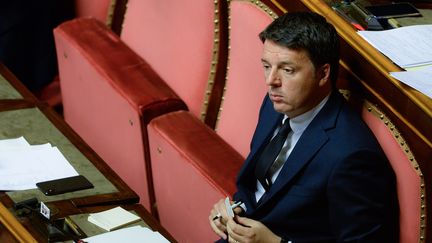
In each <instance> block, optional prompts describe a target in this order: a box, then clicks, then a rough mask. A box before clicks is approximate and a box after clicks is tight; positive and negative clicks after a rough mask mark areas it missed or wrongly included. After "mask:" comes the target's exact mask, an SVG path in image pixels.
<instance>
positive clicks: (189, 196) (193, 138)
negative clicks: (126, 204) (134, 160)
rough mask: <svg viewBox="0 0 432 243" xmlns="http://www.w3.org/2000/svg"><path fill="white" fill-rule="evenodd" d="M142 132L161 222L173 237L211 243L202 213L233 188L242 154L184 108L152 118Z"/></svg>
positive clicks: (208, 227)
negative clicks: (146, 135) (146, 141)
mask: <svg viewBox="0 0 432 243" xmlns="http://www.w3.org/2000/svg"><path fill="white" fill-rule="evenodd" d="M148 133H149V139H150V151H151V159H152V171H153V175H154V176H153V183H154V188H155V194H156V202H157V208H158V212H159V219H160V222H161V224H162V225H163V226H164V227H165V228H166V229H167V230H168V231H169V232H170V233H171V234H172V235H173V236H174V238H175V239H176V240H177V241H178V242H214V241H215V240H216V239H217V238H218V237H217V236H216V235H215V234H214V232H213V231H212V230H211V228H210V226H209V224H208V214H209V212H210V209H211V207H212V206H213V204H214V203H216V202H217V201H218V200H219V199H221V198H224V197H226V196H228V195H230V196H231V195H232V194H233V193H234V192H235V191H236V186H235V177H236V175H237V173H238V171H239V170H240V166H241V164H242V163H243V158H242V157H241V155H240V154H239V153H237V152H236V151H235V150H233V148H231V147H230V146H229V145H228V144H226V143H225V142H224V141H223V140H222V139H221V138H220V137H219V136H218V135H217V134H216V133H215V132H214V130H211V129H210V128H209V127H207V126H206V125H204V124H203V123H202V122H201V121H200V120H199V119H198V118H197V117H195V116H194V115H192V114H191V113H190V112H188V111H176V112H171V113H169V114H166V115H162V116H159V117H157V118H155V119H153V120H152V121H151V122H150V124H149V125H148Z"/></svg>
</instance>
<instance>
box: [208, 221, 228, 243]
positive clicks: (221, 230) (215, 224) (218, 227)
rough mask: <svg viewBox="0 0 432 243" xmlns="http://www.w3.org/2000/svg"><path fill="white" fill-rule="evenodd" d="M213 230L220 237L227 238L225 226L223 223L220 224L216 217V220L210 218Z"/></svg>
mask: <svg viewBox="0 0 432 243" xmlns="http://www.w3.org/2000/svg"><path fill="white" fill-rule="evenodd" d="M210 225H211V227H212V229H213V231H214V232H215V233H216V234H217V235H219V236H220V237H221V238H223V239H225V240H226V239H227V234H226V233H225V232H226V230H227V229H226V226H225V225H224V224H222V223H221V222H220V221H219V220H218V219H217V220H212V222H211V223H210Z"/></svg>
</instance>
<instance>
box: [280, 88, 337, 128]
mask: <svg viewBox="0 0 432 243" xmlns="http://www.w3.org/2000/svg"><path fill="white" fill-rule="evenodd" d="M329 97H330V94H329V95H327V96H326V97H325V98H324V99H323V100H322V101H321V102H320V103H319V104H318V105H317V106H315V107H314V108H312V109H310V110H309V111H307V112H305V113H303V114H301V115H298V116H296V117H294V118H292V119H290V121H289V122H290V126H291V129H292V131H293V132H294V133H299V132H300V133H301V132H303V131H304V130H305V129H306V127H307V126H308V125H309V124H310V123H311V122H312V120H313V119H314V118H315V116H316V115H317V114H318V112H320V110H321V109H322V108H323V107H324V105H325V104H326V103H327V101H328V99H329ZM287 118H288V116H287V115H285V116H284V118H283V122H285V120H286V119H287Z"/></svg>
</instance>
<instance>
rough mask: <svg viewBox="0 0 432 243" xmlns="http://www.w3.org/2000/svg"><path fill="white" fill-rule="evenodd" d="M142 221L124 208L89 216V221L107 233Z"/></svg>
mask: <svg viewBox="0 0 432 243" xmlns="http://www.w3.org/2000/svg"><path fill="white" fill-rule="evenodd" d="M140 219H141V218H140V217H138V216H137V215H135V214H133V213H131V212H128V211H126V210H125V209H123V208H122V207H115V208H112V209H109V210H106V211H103V212H99V213H92V214H90V215H89V217H88V219H87V220H88V221H89V222H91V223H93V224H95V225H97V226H99V227H101V228H102V229H105V230H106V231H112V230H116V229H118V228H121V227H123V226H126V225H129V224H132V223H135V222H137V221H139V220H140Z"/></svg>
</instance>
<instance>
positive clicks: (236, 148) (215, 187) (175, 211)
mask: <svg viewBox="0 0 432 243" xmlns="http://www.w3.org/2000/svg"><path fill="white" fill-rule="evenodd" d="M230 17H231V18H230V20H231V21H230V52H229V65H228V67H229V68H228V76H227V81H226V82H227V83H226V91H225V97H224V100H223V102H222V109H221V113H220V114H221V115H220V117H219V118H220V120H219V122H218V127H217V129H216V132H215V131H213V130H211V129H209V128H208V127H206V126H205V125H203V124H202V123H200V122H199V120H198V119H197V118H196V117H195V116H194V114H192V113H191V112H187V111H178V112H173V113H170V114H166V115H162V116H160V117H157V118H155V119H154V120H152V122H150V124H149V126H148V131H149V141H150V152H151V161H152V171H153V175H154V177H153V180H154V181H153V183H154V188H155V195H156V201H157V206H158V212H159V218H160V221H161V223H162V225H163V226H164V227H165V228H166V229H168V231H169V232H170V233H171V234H172V235H173V236H174V237H175V238H176V239H177V240H178V241H179V242H212V241H214V240H216V239H217V236H216V235H215V234H214V232H213V231H212V230H211V228H210V226H209V224H208V215H209V213H210V210H211V208H212V206H213V204H214V203H216V202H217V201H218V200H219V199H222V198H224V197H226V196H230V197H231V196H232V194H233V193H234V192H235V190H236V188H235V177H236V175H237V173H238V171H239V169H240V167H241V164H242V163H243V160H244V157H245V156H246V154H247V153H248V147H249V143H250V139H251V137H252V133H253V131H254V128H255V125H256V121H257V116H258V110H259V107H260V105H261V102H262V100H263V98H264V95H265V94H266V86H265V83H264V75H263V71H262V65H261V62H260V59H261V50H262V43H261V42H260V41H259V39H258V33H259V32H260V31H261V30H262V29H264V27H265V26H266V25H267V24H269V23H270V22H271V20H272V19H271V17H270V16H269V15H268V14H267V13H265V12H264V10H262V9H261V8H260V7H259V6H257V5H255V4H253V3H250V2H247V1H231V2H230ZM185 219H187V220H185Z"/></svg>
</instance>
